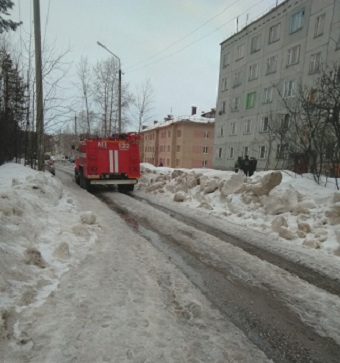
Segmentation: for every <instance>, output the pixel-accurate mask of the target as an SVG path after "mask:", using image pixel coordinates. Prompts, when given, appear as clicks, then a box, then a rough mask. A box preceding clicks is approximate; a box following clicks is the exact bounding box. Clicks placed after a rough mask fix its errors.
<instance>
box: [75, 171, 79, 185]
mask: <svg viewBox="0 0 340 363" xmlns="http://www.w3.org/2000/svg"><path fill="white" fill-rule="evenodd" d="M74 179H75V181H76V184H78V185H80V178H79V174H78V173H74Z"/></svg>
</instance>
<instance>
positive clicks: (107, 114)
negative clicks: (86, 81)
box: [94, 58, 118, 136]
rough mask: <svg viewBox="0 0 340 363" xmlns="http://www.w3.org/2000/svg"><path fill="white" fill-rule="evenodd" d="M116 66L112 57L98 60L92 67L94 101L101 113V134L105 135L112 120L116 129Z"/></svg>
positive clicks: (109, 128)
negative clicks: (93, 74)
mask: <svg viewBox="0 0 340 363" xmlns="http://www.w3.org/2000/svg"><path fill="white" fill-rule="evenodd" d="M117 72H118V66H117V64H116V62H115V60H114V58H109V59H107V60H105V61H101V62H98V63H97V64H96V66H95V67H94V73H95V81H94V94H95V101H96V103H97V105H98V106H99V109H100V114H101V115H102V122H103V126H102V134H103V135H104V136H107V135H109V134H110V133H111V131H112V124H113V122H114V127H113V129H114V131H115V132H116V131H117V130H118V124H117V121H118V120H117V112H118V90H117V84H118V78H117Z"/></svg>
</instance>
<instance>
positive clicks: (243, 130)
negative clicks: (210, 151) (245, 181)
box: [213, 0, 340, 170]
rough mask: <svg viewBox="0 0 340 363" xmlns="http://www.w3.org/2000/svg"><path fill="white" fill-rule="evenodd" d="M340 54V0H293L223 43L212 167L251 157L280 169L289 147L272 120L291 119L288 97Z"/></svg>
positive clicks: (260, 164)
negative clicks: (273, 132) (273, 131)
mask: <svg viewBox="0 0 340 363" xmlns="http://www.w3.org/2000/svg"><path fill="white" fill-rule="evenodd" d="M339 60H340V0H322V1H321V0H286V1H284V2H282V3H281V4H279V5H278V6H276V7H275V8H273V9H272V10H271V11H270V12H268V13H267V14H265V15H264V16H262V17H261V18H259V19H258V20H256V21H254V22H252V23H250V24H249V25H247V26H246V27H245V28H243V29H242V30H241V31H239V32H237V33H236V34H234V35H233V36H231V37H229V38H228V39H226V40H225V41H224V42H222V43H221V58H220V74H219V89H218V98H217V106H216V118H215V120H216V123H215V135H214V156H213V167H214V168H217V169H232V168H233V166H234V164H235V161H236V159H237V157H238V156H245V155H248V156H249V157H251V156H253V157H255V158H257V159H258V163H257V168H258V169H259V170H263V169H265V168H267V169H272V168H275V166H277V165H278V161H279V159H280V158H281V155H282V154H283V152H282V151H283V150H284V146H285V145H281V144H280V142H279V140H271V143H269V136H268V135H269V133H268V130H269V128H270V125H271V121H272V120H273V119H275V120H276V122H277V121H280V122H281V123H282V125H284V126H285V127H289V125H290V115H289V114H287V111H286V108H285V107H284V103H283V102H282V99H283V98H287V99H288V98H291V97H295V96H296V95H297V92H298V89H299V86H305V85H308V86H311V85H312V82H313V80H315V78H316V77H318V75H319V74H320V69H321V66H322V65H325V64H328V65H329V66H334V64H335V62H339Z"/></svg>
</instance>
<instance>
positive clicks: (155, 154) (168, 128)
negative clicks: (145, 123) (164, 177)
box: [140, 115, 215, 169]
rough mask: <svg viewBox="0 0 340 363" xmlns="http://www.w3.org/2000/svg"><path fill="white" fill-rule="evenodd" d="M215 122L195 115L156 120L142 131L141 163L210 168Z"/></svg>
mask: <svg viewBox="0 0 340 363" xmlns="http://www.w3.org/2000/svg"><path fill="white" fill-rule="evenodd" d="M170 116H171V115H170ZM214 121H215V120H214V119H213V118H204V117H197V116H194V115H191V116H187V117H180V118H176V119H174V118H173V117H169V116H168V117H167V121H165V122H162V123H158V122H157V121H154V125H152V126H150V127H147V128H144V129H143V130H142V131H141V142H140V155H141V162H145V163H150V164H153V165H155V166H159V165H160V163H162V164H163V166H168V167H171V168H187V169H191V168H211V167H212V153H213V142H214V141H213V137H214Z"/></svg>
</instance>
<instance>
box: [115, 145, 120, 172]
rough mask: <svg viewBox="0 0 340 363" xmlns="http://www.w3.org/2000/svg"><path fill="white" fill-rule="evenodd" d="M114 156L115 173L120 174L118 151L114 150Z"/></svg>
mask: <svg viewBox="0 0 340 363" xmlns="http://www.w3.org/2000/svg"><path fill="white" fill-rule="evenodd" d="M114 155H115V173H118V171H119V167H118V166H119V162H118V150H114Z"/></svg>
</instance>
